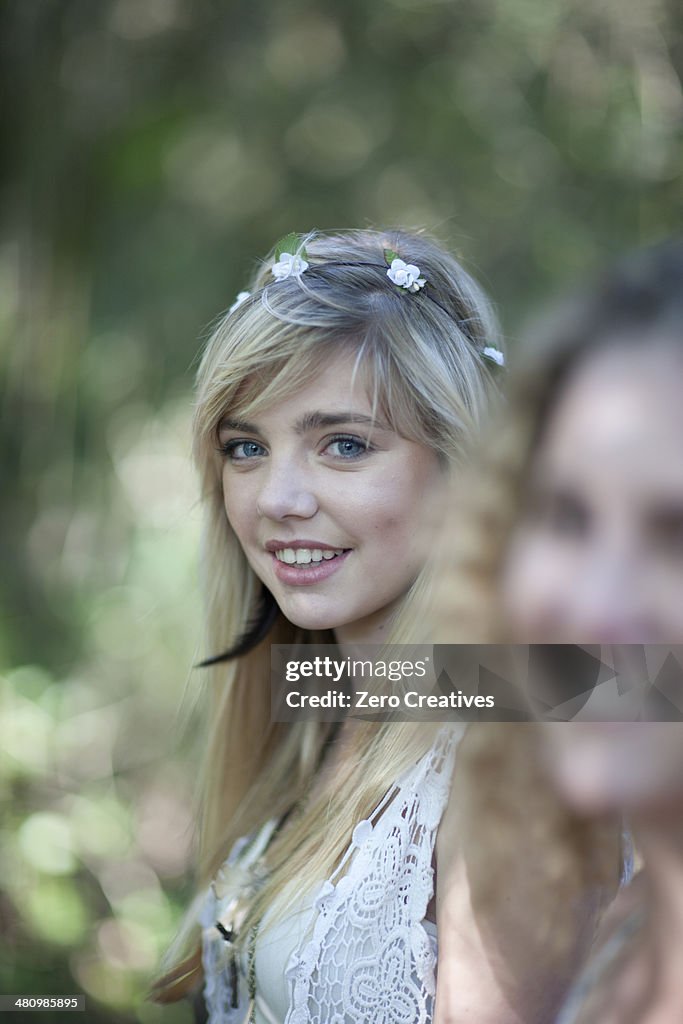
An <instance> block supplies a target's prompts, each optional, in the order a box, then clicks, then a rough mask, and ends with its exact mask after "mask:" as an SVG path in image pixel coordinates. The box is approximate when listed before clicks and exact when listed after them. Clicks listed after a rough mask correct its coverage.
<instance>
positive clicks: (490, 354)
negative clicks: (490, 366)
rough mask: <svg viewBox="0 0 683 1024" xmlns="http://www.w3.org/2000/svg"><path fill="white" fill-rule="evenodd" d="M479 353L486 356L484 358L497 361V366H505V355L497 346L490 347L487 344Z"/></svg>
mask: <svg viewBox="0 0 683 1024" xmlns="http://www.w3.org/2000/svg"><path fill="white" fill-rule="evenodd" d="M481 354H482V355H483V356H486V358H487V359H490V360H491V361H492V362H494V363H498V365H499V366H505V356H504V355H503V353H502V352H501V351H500V349H499V348H491V347H490V346H488V347H487V348H485V349H482V353H481Z"/></svg>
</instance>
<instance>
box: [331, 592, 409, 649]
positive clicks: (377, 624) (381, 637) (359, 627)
mask: <svg viewBox="0 0 683 1024" xmlns="http://www.w3.org/2000/svg"><path fill="white" fill-rule="evenodd" d="M393 611H394V605H392V606H391V607H390V608H388V609H387V608H382V609H381V610H380V611H379V612H375V614H374V615H368V616H366V617H365V618H364V619H361V620H359V621H358V622H349V623H347V624H346V625H344V626H338V627H337V628H336V629H335V631H334V639H335V640H336V642H337V644H338V645H339V647H340V649H341V651H342V653H343V654H344V656H345V657H346V656H347V655H352V656H353V655H357V654H359V651H358V648H359V647H360V646H361V645H362V644H380V645H381V644H384V643H386V641H387V638H388V636H389V627H390V624H391V619H392V617H393Z"/></svg>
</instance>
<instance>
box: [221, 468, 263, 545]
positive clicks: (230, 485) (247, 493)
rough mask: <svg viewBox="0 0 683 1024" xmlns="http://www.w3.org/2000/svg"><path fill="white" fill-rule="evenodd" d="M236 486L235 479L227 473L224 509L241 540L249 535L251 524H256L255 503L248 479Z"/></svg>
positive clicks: (224, 486) (224, 480)
mask: <svg viewBox="0 0 683 1024" xmlns="http://www.w3.org/2000/svg"><path fill="white" fill-rule="evenodd" d="M239 484H240V486H239V487H238V486H236V481H235V480H234V478H232V477H229V476H228V475H227V473H226V474H225V476H224V477H223V508H224V509H225V514H226V516H227V519H228V522H229V523H230V526H231V527H232V529H233V530H234V531H235V534H236V535H237V538H238V539H239V540H241V539H242V538H243V537H244V536H245V535H246V533H247V531H248V529H249V526H250V524H251V523H253V522H255V516H254V501H255V497H254V495H252V493H251V488H250V485H249V480H248V478H245V479H244V480H242V479H241V480H240V481H239Z"/></svg>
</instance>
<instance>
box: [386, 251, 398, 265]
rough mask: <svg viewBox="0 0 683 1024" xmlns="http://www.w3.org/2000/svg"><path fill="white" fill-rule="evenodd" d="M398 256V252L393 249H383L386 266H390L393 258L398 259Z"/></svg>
mask: <svg viewBox="0 0 683 1024" xmlns="http://www.w3.org/2000/svg"><path fill="white" fill-rule="evenodd" d="M400 258H401V257H400V256H399V254H398V253H397V252H394V250H393V249H385V250H384V259H385V260H386V264H387V266H388V267H390V266H391V264H392V263H393V262H394V260H400Z"/></svg>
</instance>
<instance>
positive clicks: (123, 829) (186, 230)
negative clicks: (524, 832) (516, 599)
mask: <svg viewBox="0 0 683 1024" xmlns="http://www.w3.org/2000/svg"><path fill="white" fill-rule="evenodd" d="M681 18H682V15H681V8H680V5H678V4H675V3H674V2H673V0H641V2H640V3H637V4H636V3H629V4H625V3H623V0H601V2H600V3H595V2H594V0H546V2H544V3H532V2H529V0H476V2H474V0H459V2H457V3H456V2H454V0H376V2H375V3H373V4H367V3H366V0H347V2H345V3H344V4H339V3H334V2H332V0H280V2H279V3H277V4H275V3H270V2H267V0H233V2H229V3H223V4H220V3H211V2H209V0H193V2H192V3H191V2H190V0H145V2H144V3H142V2H139V0H101V2H100V3H97V4H93V3H92V2H91V0H42V2H41V3H26V2H21V0H14V2H11V0H10V2H8V3H6V4H4V5H3V7H2V9H1V10H0V48H1V49H0V52H1V55H2V63H1V67H0V76H2V84H3V86H4V88H3V89H2V95H3V96H4V98H5V99H4V107H3V113H2V124H1V127H0V131H2V135H3V138H4V142H5V161H4V164H3V167H2V171H1V172H0V173H1V178H0V208H1V209H2V214H3V217H2V227H1V228H0V387H1V388H2V399H3V400H2V417H3V445H2V488H3V498H4V506H5V514H4V520H3V530H2V532H1V533H0V559H1V564H2V567H3V572H2V575H1V577H0V610H1V615H0V659H1V660H2V663H4V664H5V665H6V666H7V669H8V673H7V675H6V676H5V677H4V679H3V682H2V685H3V690H2V694H0V698H1V699H2V702H3V703H2V716H3V717H2V730H3V731H2V735H1V736H0V740H1V741H2V750H3V753H2V755H1V756H2V761H1V762H0V769H1V775H0V791H1V793H2V799H3V803H4V806H5V807H6V808H8V809H9V811H8V814H6V815H5V818H4V821H3V825H2V828H3V832H2V843H1V845H0V860H1V865H0V866H2V868H3V871H2V877H3V879H4V880H5V881H4V883H3V887H4V895H3V896H2V898H1V900H0V920H1V921H2V925H3V927H2V931H3V936H4V942H5V948H6V950H7V951H8V952H7V955H5V954H3V959H2V961H1V963H2V967H1V970H2V972H3V973H2V975H1V976H0V987H1V989H2V991H8V990H13V989H16V990H17V991H58V990H61V991H72V990H78V991H81V990H82V991H86V992H87V993H88V995H89V997H90V998H91V999H92V1000H93V1001H94V1002H93V1005H94V1006H99V1007H100V1010H99V1011H96V1010H92V1012H91V1011H89V1013H88V1020H91V1019H92V1020H93V1021H95V1020H105V1019H108V1020H121V1021H124V1020H125V1021H142V1022H146V1021H149V1022H152V1021H155V1020H157V1019H159V1014H160V1013H161V1011H159V1010H157V1009H156V1008H154V1007H151V1006H149V1005H146V1004H145V1003H144V1002H142V1001H141V992H142V990H143V986H144V982H145V978H146V977H147V975H148V973H149V971H150V970H151V969H152V967H153V963H154V960H155V958H156V956H157V954H158V951H159V949H160V948H162V946H163V943H164V942H165V941H166V940H167V938H168V936H169V935H170V934H171V932H172V929H173V925H174V921H175V919H176V918H177V914H178V908H179V907H180V906H181V905H182V903H183V900H184V899H185V891H184V888H183V887H184V886H186V885H187V882H186V870H187V863H188V860H187V858H188V844H187V836H186V830H187V822H188V820H189V819H188V816H189V810H188V805H189V800H190V796H189V793H188V787H187V785H186V783H185V778H186V777H187V776H188V775H190V774H191V773H190V772H189V771H188V768H187V765H188V759H191V758H192V757H193V756H194V755H193V754H192V752H191V751H190V750H189V749H188V745H187V743H183V742H181V741H180V738H178V739H177V741H174V743H173V746H172V747H170V746H169V742H168V740H167V738H166V737H167V735H168V733H169V728H170V727H171V726H172V723H173V721H174V715H175V709H176V707H177V705H178V703H179V700H180V696H181V690H182V686H183V684H184V681H185V680H184V674H185V673H184V671H182V670H181V671H179V670H178V666H179V665H185V666H188V667H189V665H190V662H191V659H192V648H193V643H194V638H195V633H196V626H197V611H196V605H197V599H196V593H195V587H194V576H193V571H192V563H193V550H194V546H195V542H196V516H195V514H194V500H195V499H194V490H193V483H192V481H191V479H190V477H189V474H188V469H187V454H188V449H189V441H188V437H187V420H188V414H189V391H190V385H191V375H192V369H193V363H194V358H195V350H196V348H197V346H198V338H199V337H200V336H201V335H203V334H204V333H205V331H206V325H207V324H209V322H210V321H211V320H212V319H213V317H214V316H215V315H216V314H217V313H218V312H219V311H220V310H221V309H224V308H226V307H227V306H228V305H229V304H230V303H231V301H232V298H233V296H234V294H235V293H236V292H237V291H238V290H239V289H240V287H241V286H242V284H243V282H244V279H245V277H246V275H247V274H248V273H249V270H250V267H251V266H252V265H253V261H254V259H256V258H257V257H258V256H259V255H260V254H263V253H265V252H266V251H267V250H268V248H269V247H270V245H271V244H272V242H273V241H274V240H275V239H277V238H278V237H280V236H281V235H283V234H285V233H286V232H287V231H290V230H306V229H308V228H310V227H319V228H332V227H343V226H362V225H365V224H373V225H377V226H381V225H391V224H402V225H406V226H413V227H414V226H425V227H427V228H429V229H431V230H432V231H434V232H435V233H437V234H438V235H440V236H441V237H442V238H443V239H444V241H446V242H448V243H450V244H451V245H452V246H453V247H455V248H456V249H457V250H459V251H460V252H461V255H462V256H463V257H464V259H465V261H466V262H467V263H468V265H470V266H471V267H472V268H473V270H474V272H475V273H476V274H477V275H478V276H480V277H481V278H482V279H483V281H484V283H485V284H486V285H487V286H488V287H489V289H490V290H491V292H492V294H493V295H494V297H495V299H496V300H497V301H498V303H499V306H500V308H501V310H502V312H503V314H504V321H505V323H506V326H507V328H508V332H509V334H510V335H512V336H514V332H515V331H516V330H517V325H518V324H519V321H520V318H521V316H522V314H523V313H524V312H525V311H526V310H527V309H528V308H529V307H530V306H531V305H533V303H534V302H536V301H537V299H538V298H539V297H541V296H545V295H547V294H548V293H549V292H552V291H553V290H554V289H555V288H556V287H558V286H560V285H563V284H564V283H565V282H566V281H567V279H570V278H573V277H575V276H577V275H580V274H587V273H590V272H591V271H592V270H593V269H594V268H595V267H597V266H598V265H600V264H601V263H603V262H604V261H605V260H607V259H608V258H609V257H610V256H611V255H612V254H613V253H615V252H617V251H619V250H621V249H622V248H623V247H625V246H630V245H635V244H638V243H642V242H647V241H650V240H653V239H655V238H657V237H659V236H661V235H665V234H667V233H669V232H671V231H672V230H675V229H677V228H678V227H679V225H680V209H681V198H682V196H681V167H682V166H683V161H682V160H681V155H682V154H681V123H682V118H681V114H682V112H683V103H682V99H681V81H680V65H681V47H682V34H681ZM10 668H11V669H12V671H11V672H10V671H9V670H10ZM169 1015H170V1016H169ZM40 1019H41V1020H43V1021H47V1020H48V1016H46V1015H41V1018H40ZM165 1019H169V1020H173V1019H177V1020H182V1019H186V1011H183V1010H182V1009H178V1010H177V1011H176V1010H169V1011H165Z"/></svg>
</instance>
